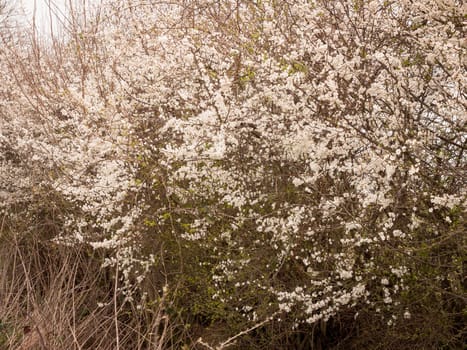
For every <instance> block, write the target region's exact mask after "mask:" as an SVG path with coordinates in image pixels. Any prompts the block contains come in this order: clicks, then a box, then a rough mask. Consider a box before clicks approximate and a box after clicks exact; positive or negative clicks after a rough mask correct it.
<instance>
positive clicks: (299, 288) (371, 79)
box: [0, 0, 467, 331]
mask: <svg viewBox="0 0 467 350" xmlns="http://www.w3.org/2000/svg"><path fill="white" fill-rule="evenodd" d="M464 14H465V5H463V4H462V2H456V1H451V0H443V1H435V0H428V1H405V0H404V1H398V2H390V1H379V0H368V1H352V2H351V1H332V2H329V1H320V0H317V1H311V2H310V1H296V2H286V1H255V2H250V1H223V2H212V1H209V0H201V1H197V2H196V5H195V4H194V3H193V4H191V5H184V4H183V2H177V1H174V2H171V4H160V3H158V2H156V1H141V2H138V1H136V2H133V3H132V4H131V5H127V4H126V2H118V1H111V2H109V3H108V4H104V5H103V7H102V12H101V13H100V17H99V18H98V19H99V21H97V20H96V22H93V23H91V24H88V26H84V25H83V27H82V28H81V27H77V28H75V29H76V30H75V32H71V33H70V37H69V38H68V41H66V43H64V44H63V46H62V47H61V52H60V62H58V63H57V62H56V63H53V62H50V61H47V60H48V59H49V58H48V57H50V56H47V55H44V57H34V62H35V64H34V66H33V67H31V68H27V67H26V62H27V61H28V60H30V58H31V56H28V55H32V54H33V51H31V52H29V53H28V52H23V53H21V54H20V56H19V57H17V58H16V59H17V60H18V61H20V62H24V63H23V66H22V67H23V68H22V69H19V68H17V67H13V60H12V59H11V56H10V57H9V58H6V59H5V61H6V62H7V63H6V65H8V63H9V64H10V67H9V69H10V71H9V73H8V74H9V76H16V77H17V80H16V81H13V82H11V84H12V86H14V87H12V88H11V90H10V89H9V88H7V90H6V91H3V92H2V95H4V96H6V95H8V93H7V92H8V91H13V93H12V95H9V96H8V98H4V100H3V102H2V103H3V104H4V106H2V114H1V118H2V129H1V134H0V137H1V138H0V141H1V144H0V145H1V147H2V150H4V152H3V155H2V158H1V162H2V163H1V164H2V173H0V176H1V177H0V181H1V182H0V186H1V188H2V189H6V190H3V191H2V192H1V194H2V196H3V197H5V201H4V203H5V205H4V208H3V210H4V211H6V212H8V206H9V205H12V204H11V203H12V202H13V201H17V200H20V198H21V200H24V199H26V200H27V198H28V196H31V191H34V190H35V189H39V188H40V189H42V190H46V191H51V192H52V193H54V194H55V196H56V198H60V202H57V203H58V204H57V205H66V207H67V209H66V210H62V211H61V212H60V220H61V230H60V232H59V233H58V234H57V235H56V236H55V237H54V240H55V241H56V242H59V243H64V244H70V245H75V244H89V245H91V246H92V247H94V248H95V249H106V250H108V251H109V253H108V258H107V260H106V261H105V263H104V265H105V266H113V267H115V268H116V269H118V270H120V271H122V272H121V274H120V275H118V276H120V278H121V280H120V282H121V284H120V288H121V290H122V291H123V292H124V293H125V296H126V300H127V301H128V302H134V303H136V304H139V307H143V308H144V307H146V306H145V305H147V303H148V302H150V299H151V298H155V296H154V295H153V296H151V295H150V293H149V294H148V288H149V287H148V286H147V284H145V281H147V283H149V282H148V281H149V280H150V281H156V283H155V284H156V285H157V287H156V292H155V293H156V294H157V290H159V293H162V286H163V285H165V284H167V285H168V288H169V291H171V293H173V298H174V300H175V301H174V303H175V304H176V305H183V307H182V306H180V309H185V310H188V311H187V312H188V313H189V314H191V315H192V316H194V317H195V318H196V319H198V321H199V320H200V319H206V320H207V321H206V322H214V321H215V320H219V319H222V320H224V321H225V322H232V323H231V324H230V327H231V329H232V330H233V331H240V330H241V329H242V327H240V326H238V325H239V324H242V323H249V322H251V323H252V324H254V323H255V322H261V321H262V320H269V319H271V318H270V317H271V315H274V317H273V318H272V319H275V320H277V321H280V322H284V323H286V324H287V327H290V328H297V327H298V328H299V327H301V325H306V324H315V323H316V322H326V321H329V320H332V319H333V318H336V317H338V316H339V315H343V314H351V315H352V317H356V318H357V317H358V315H359V313H369V314H371V313H377V314H378V315H379V314H380V315H381V317H382V319H383V321H384V322H385V323H386V324H387V325H388V326H391V325H393V324H394V323H396V322H397V321H398V320H400V319H406V320H409V319H410V318H411V317H412V314H413V313H416V312H419V311H420V309H419V308H420V304H419V302H420V301H419V300H417V299H416V298H417V297H416V295H418V294H417V293H418V292H419V291H420V290H423V289H424V288H429V290H430V291H432V293H431V292H428V293H427V294H426V295H425V296H426V300H428V301H429V302H434V303H437V302H440V303H441V302H442V299H443V296H445V295H450V296H451V297H452V298H453V300H455V303H460V302H461V301H462V300H463V301H465V299H463V297H462V295H463V293H465V279H464V277H463V276H464V274H465V271H464V269H465V261H464V260H465V232H464V230H465V208H466V187H465V180H466V177H465V170H464V169H465V166H466V155H465V148H466V134H465V127H466V125H465V123H466V118H465V117H466V91H465V86H466V80H467V79H466V75H465V68H466V67H465V65H466V62H465V57H466V55H465V53H466V45H467V42H466V40H465V34H466V33H465V15H464ZM6 54H7V55H10V54H9V53H6ZM21 55H22V56H21ZM2 62H3V61H2ZM2 69H8V67H7V68H2ZM36 74H39V77H38V78H36V77H35V75H36ZM18 81H20V82H19V83H18ZM18 87H21V89H22V91H21V92H22V94H21V93H19V92H18ZM18 115H21V116H22V117H21V118H16V116H18ZM29 198H33V197H29ZM57 201H58V199H57ZM65 203H66V204H65ZM437 293H438V294H437ZM135 298H137V299H135ZM177 303H178V304H177ZM456 305H458V304H456ZM454 309H455V312H459V306H455V307H454ZM180 312H182V311H180ZM453 312H454V311H453ZM378 317H379V316H378ZM229 320H231V321H229ZM232 320H235V321H232ZM199 322H201V321H199Z"/></svg>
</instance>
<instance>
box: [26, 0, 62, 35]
mask: <svg viewBox="0 0 467 350" xmlns="http://www.w3.org/2000/svg"><path fill="white" fill-rule="evenodd" d="M67 2H68V0H20V3H21V4H22V6H23V8H24V10H25V11H26V20H27V22H28V23H32V17H33V14H34V7H35V8H36V18H35V21H36V27H37V29H38V30H39V31H40V32H42V33H44V34H46V33H50V18H51V17H50V11H49V5H50V6H51V9H52V18H53V20H52V23H53V24H54V26H53V28H54V31H55V30H56V29H57V24H58V23H59V22H60V21H61V19H63V17H64V15H65V12H66V3H67Z"/></svg>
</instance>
